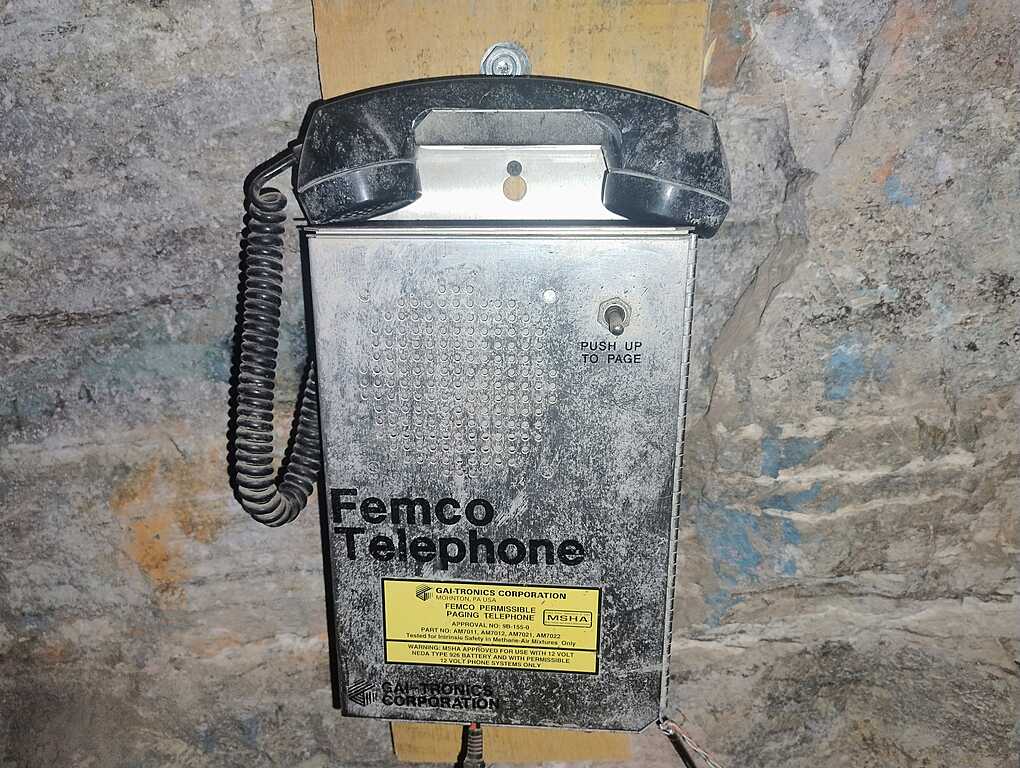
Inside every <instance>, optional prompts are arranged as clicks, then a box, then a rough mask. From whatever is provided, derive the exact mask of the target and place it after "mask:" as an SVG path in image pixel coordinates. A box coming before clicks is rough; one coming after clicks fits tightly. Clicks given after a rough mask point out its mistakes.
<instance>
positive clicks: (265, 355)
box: [229, 149, 322, 527]
mask: <svg viewBox="0 0 1020 768" xmlns="http://www.w3.org/2000/svg"><path fill="white" fill-rule="evenodd" d="M295 159H296V156H295V151H294V150H291V149H287V150H285V151H284V152H281V153H280V154H278V155H276V156H275V157H273V158H272V159H270V160H268V161H266V162H265V163H263V164H262V165H260V166H259V167H258V168H256V169H255V170H254V171H252V173H251V175H249V177H248V179H247V180H246V181H245V199H246V205H247V211H248V236H247V238H246V242H245V246H244V259H243V264H242V267H241V269H242V283H243V286H244V293H243V297H242V306H241V317H240V323H241V343H240V362H239V366H238V376H237V388H236V391H235V395H234V402H233V403H232V405H233V413H234V416H235V418H234V422H233V423H232V425H231V429H230V434H229V441H230V452H231V455H232V459H233V469H234V472H233V483H232V485H233V488H234V496H235V497H236V498H237V500H238V502H240V504H241V506H242V507H243V508H244V510H245V511H246V512H247V513H248V514H249V515H251V516H252V518H254V519H255V520H257V521H258V522H260V523H262V524H263V525H268V526H273V527H276V526H280V525H285V524H287V523H289V522H291V521H292V520H294V519H295V518H296V517H297V516H298V514H299V513H300V512H301V510H302V509H304V507H305V505H306V504H307V503H308V497H309V496H311V494H312V490H313V489H314V488H315V484H316V482H317V480H318V477H319V472H320V471H321V469H322V453H321V451H322V449H321V447H320V442H319V399H318V391H317V386H316V379H315V363H314V362H312V361H311V360H310V361H309V363H308V365H307V366H306V368H305V375H304V380H303V381H302V383H301V389H300V391H299V394H298V410H297V416H296V419H297V424H296V426H295V428H294V430H293V444H292V445H291V447H290V450H289V454H288V455H286V456H285V457H284V461H283V466H282V468H281V470H280V473H279V476H277V473H276V472H275V470H274V469H273V401H274V396H275V388H276V365H277V352H278V348H279V343H280V306H281V304H282V298H283V224H284V222H285V221H286V219H287V215H286V213H284V210H285V208H286V207H287V198H286V196H285V195H284V194H283V193H282V192H280V191H279V190H277V189H273V188H272V187H264V186H263V185H264V184H265V183H266V182H267V181H269V179H271V178H272V177H273V176H275V175H277V174H278V173H280V172H281V171H284V170H286V169H287V168H289V167H290V166H291V165H292V164H293V163H294V162H295Z"/></svg>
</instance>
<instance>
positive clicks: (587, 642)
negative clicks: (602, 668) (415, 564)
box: [383, 579, 600, 674]
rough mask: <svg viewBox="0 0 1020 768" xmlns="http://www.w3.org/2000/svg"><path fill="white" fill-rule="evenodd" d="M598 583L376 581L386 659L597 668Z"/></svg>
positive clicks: (556, 669) (588, 670) (562, 669)
mask: <svg viewBox="0 0 1020 768" xmlns="http://www.w3.org/2000/svg"><path fill="white" fill-rule="evenodd" d="M599 596H600V592H599V590H598V589H589V588H580V587H537V586H528V585H523V584H488V583H485V582H462V581H417V580H413V579H383V620H384V622H385V626H384V635H385V638H386V661H388V662H396V663H399V664H434V665H440V666H454V667H496V668H499V669H538V670H547V671H552V672H583V673H587V674H594V673H595V672H597V671H598V650H599Z"/></svg>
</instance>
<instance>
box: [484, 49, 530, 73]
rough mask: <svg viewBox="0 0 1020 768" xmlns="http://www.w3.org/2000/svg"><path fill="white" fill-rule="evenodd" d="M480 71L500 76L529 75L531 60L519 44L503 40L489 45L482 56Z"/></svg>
mask: <svg viewBox="0 0 1020 768" xmlns="http://www.w3.org/2000/svg"><path fill="white" fill-rule="evenodd" d="M481 72H482V74H483V75H498V76H501V77H509V76H513V75H530V74H531V62H530V61H529V60H528V54H527V53H525V52H524V49H523V48H522V47H521V46H519V45H518V44H517V43H513V42H509V41H505V42H502V43H495V44H494V45H490V46H489V49H488V50H487V51H486V52H485V55H484V56H482V66H481Z"/></svg>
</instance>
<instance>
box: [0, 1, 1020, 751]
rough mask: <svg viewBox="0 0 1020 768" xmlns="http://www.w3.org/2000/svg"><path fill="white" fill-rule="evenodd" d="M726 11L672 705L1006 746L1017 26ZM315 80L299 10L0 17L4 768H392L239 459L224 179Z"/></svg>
mask: <svg viewBox="0 0 1020 768" xmlns="http://www.w3.org/2000/svg"><path fill="white" fill-rule="evenodd" d="M712 25H713V33H714V34H715V35H716V36H717V40H716V45H715V48H714V51H713V57H712V63H711V66H710V69H709V71H708V82H709V87H708V91H707V94H706V103H705V109H706V110H707V111H709V112H710V113H713V114H714V115H715V116H716V117H717V119H718V120H719V122H720V128H721V130H722V133H723V137H724V140H725V144H726V147H727V150H728V154H729V159H730V165H731V169H732V174H733V189H734V193H735V205H734V208H733V211H732V213H731V216H730V218H729V220H728V222H727V223H726V225H724V227H723V230H722V231H721V233H720V234H719V235H718V236H717V237H716V238H715V239H714V240H712V241H710V242H707V243H705V244H703V247H702V252H701V266H700V273H699V302H700V309H699V312H700V314H699V319H698V321H697V324H696V333H697V349H696V356H695V374H694V377H693V378H694V381H693V382H692V383H693V385H694V393H693V401H692V423H691V428H690V435H689V439H690V442H689V450H688V453H687V458H688V462H687V468H686V479H687V487H686V492H687V496H686V502H685V504H686V506H685V524H684V526H683V530H682V539H681V570H680V586H679V595H678V596H679V602H678V607H679V614H678V617H677V631H676V637H675V643H674V656H673V670H672V674H673V686H672V695H673V700H674V702H675V704H676V706H677V707H678V708H680V709H683V710H684V711H685V712H686V713H687V715H688V716H689V717H690V719H691V721H692V722H693V723H695V724H696V725H697V730H698V733H699V734H701V735H703V736H704V738H705V741H706V742H707V743H708V744H709V745H710V746H711V747H712V748H713V750H714V751H715V752H716V753H717V755H718V756H719V757H720V758H721V760H722V762H724V763H725V764H727V765H730V766H775V765H783V766H794V767H795V768H796V767H800V766H804V767H806V766H855V767H860V766H903V767H904V768H906V767H907V766H910V767H914V766H930V767H934V766H958V765H966V766H975V767H976V768H992V767H995V768H999V767H1000V766H1007V765H1009V766H1013V765H1015V764H1016V743H1015V738H1016V737H1015V711H1016V710H1015V705H1016V700H1017V694H1018V689H1020V685H1018V680H1017V655H1018V647H1017V630H1018V621H1017V615H1016V608H1015V604H1014V603H1013V602H1012V601H1013V595H1014V589H1015V577H1016V572H1015V555H1016V552H1017V541H1016V500H1017V498H1018V493H1020V482H1018V479H1017V469H1018V464H1020V459H1018V456H1020V451H1018V446H1017V421H1018V402H1017V383H1018V378H1020V357H1018V355H1017V351H1018V346H1020V328H1018V313H1020V303H1018V298H1020V277H1018V261H1017V255H1016V246H1015V243H1014V240H1015V239H1016V237H1017V236H1018V235H1020V194H1018V189H1020V149H1018V147H1020V141H1018V139H1020V104H1018V81H1020V53H1018V52H1020V8H1018V6H1017V4H1016V2H1015V0H943V1H941V2H921V1H917V2H914V1H913V0H896V1H894V0H871V1H864V2H862V1H861V0H803V1H802V2H792V1H789V0H788V1H787V2H765V1H764V0H748V1H747V2H744V1H740V0H717V2H716V4H715V8H714V11H713V19H712ZM568 74H569V73H568ZM317 95H318V93H317V77H316V69H315V55H314V46H313V37H312V26H311V12H310V8H309V6H308V5H307V4H306V3H305V2H304V1H303V0H230V1H228V2H217V3H207V4H197V3H184V2H169V1H167V0H150V1H149V2H139V1H135V2H113V0H109V1H101V0H85V1H83V2H72V1H71V0H24V2H20V1H17V0H0V152H3V154H4V162H3V164H2V167H0V223H2V226H0V290H2V296H3V302H2V306H0V350H2V353H3V359H4V365H3V368H2V370H0V475H2V477H3V481H4V482H3V484H2V487H0V502H2V504H0V766H3V767H4V768H7V767H8V766H11V767H13V766H17V767H18V768H21V767H22V766H26V767H28V766H31V767H34V766H54V765H61V766H64V765H67V766H71V765H81V766H96V767H97V768H101V767H104V766H111V767H112V766H117V767H118V768H119V767H121V766H124V767H125V768H126V767H127V766H131V767H133V768H134V767H139V768H142V767H145V766H166V765H174V766H241V765H244V766H252V765H288V766H303V768H313V767H315V768H321V767H322V766H327V765H347V766H352V765H365V766H368V765H390V764H392V763H393V757H392V752H391V749H390V743H389V737H388V732H387V728H386V725H385V724H384V723H381V722H373V721H364V720H342V719H339V718H338V716H337V715H336V713H335V712H334V711H333V710H332V709H331V708H330V701H329V698H330V697H329V691H328V672H327V662H326V648H325V635H324V627H325V624H324V618H323V608H322V586H321V559H320V549H319V543H318V526H317V523H316V521H315V519H314V517H313V516H305V517H303V518H302V519H301V520H300V521H299V522H298V523H297V524H295V525H292V526H290V527H288V528H285V529H282V530H275V531H271V530H266V529H263V528H261V527H259V526H257V525H255V524H253V523H251V522H250V521H249V520H247V518H245V516H244V515H243V514H241V513H240V512H239V511H238V510H237V509H236V508H235V506H234V504H233V502H232V500H231V498H230V496H229V493H228V491H227V490H226V487H225V485H224V481H223V477H224V466H223V453H224V430H225V427H226V415H225V414H226V411H225V405H224V402H225V398H226V393H227V383H226V381H227V377H228V368H229V342H230V337H231V332H232V326H233V319H234V317H233V313H234V302H235V292H236V287H237V286H236V267H237V258H236V252H237V235H238V230H239V227H240V224H239V208H240V181H241V180H242V179H243V177H244V175H245V173H246V172H247V170H248V169H249V168H250V167H251V166H252V165H253V164H254V163H255V162H256V161H258V160H261V159H263V158H265V157H268V156H269V155H270V154H271V153H273V152H275V151H276V150H277V149H278V148H280V147H282V146H283V145H284V144H285V143H286V141H287V140H288V139H290V138H291V137H292V136H293V133H294V131H295V129H296V127H297V125H298V124H299V122H300V120H301V117H302V115H303V113H304V108H305V105H306V104H307V103H308V102H309V101H311V100H312V99H314V98H316V97H317ZM291 266H292V269H291V272H290V274H289V280H290V282H289V284H288V287H289V290H290V292H291V295H292V296H293V297H294V299H295V300H294V301H292V302H290V306H289V309H288V312H287V317H286V324H285V325H286V338H285V358H284V372H285V377H284V381H283V383H282V385H281V386H282V389H283V391H285V392H293V390H294V385H295V379H296V374H297V370H298V368H299V366H300V358H301V356H302V350H301V344H302V328H301V310H300V306H299V302H298V301H297V296H298V295H299V294H298V287H297V284H298V274H297V270H296V265H295V264H292V265H291ZM284 409H285V408H284V407H281V413H282V412H283V410H284ZM281 434H282V433H281ZM638 744H639V753H640V755H641V761H640V762H641V764H643V765H649V764H662V765H668V764H671V762H670V757H669V755H668V753H667V752H665V751H664V749H663V748H662V747H663V745H662V742H661V741H660V740H659V739H658V737H656V736H655V735H653V734H646V735H645V736H642V737H639V739H638Z"/></svg>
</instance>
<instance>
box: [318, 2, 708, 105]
mask: <svg viewBox="0 0 1020 768" xmlns="http://www.w3.org/2000/svg"><path fill="white" fill-rule="evenodd" d="M313 6H314V11H315V33H316V39H317V44H318V54H319V79H320V83H321V86H322V95H323V96H324V97H326V98H329V97H330V96H336V95H339V94H341V93H348V92H350V91H356V90H359V89H361V88H368V87H371V86H373V85H380V84H382V83H390V82H397V81H400V80H411V79H415V78H419V77H436V76H440V75H462V74H471V73H477V72H478V65H479V61H480V60H481V57H482V54H483V53H484V52H485V49H486V48H487V47H488V46H489V45H491V44H492V43H495V42H499V41H501V40H512V41H514V42H517V43H519V44H521V45H522V46H523V47H524V49H525V50H526V51H527V53H528V57H529V58H530V59H531V63H532V68H533V71H534V73H535V74H536V75H559V76H563V77H576V78H580V79H583V80H595V81H599V82H605V83H612V84H614V85H622V86H626V87H628V88H636V89H638V90H642V91H649V92H651V93H656V94H659V95H661V96H667V97H669V98H671V99H675V100H677V101H681V102H683V103H684V104H689V105H691V106H698V105H699V104H700V102H701V75H702V66H703V63H704V41H705V29H706V25H707V22H708V0H644V2H640V1H638V0H615V1H614V0H601V1H600V0H532V1H531V2H521V0H442V1H440V0H315V2H314V3H313Z"/></svg>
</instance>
